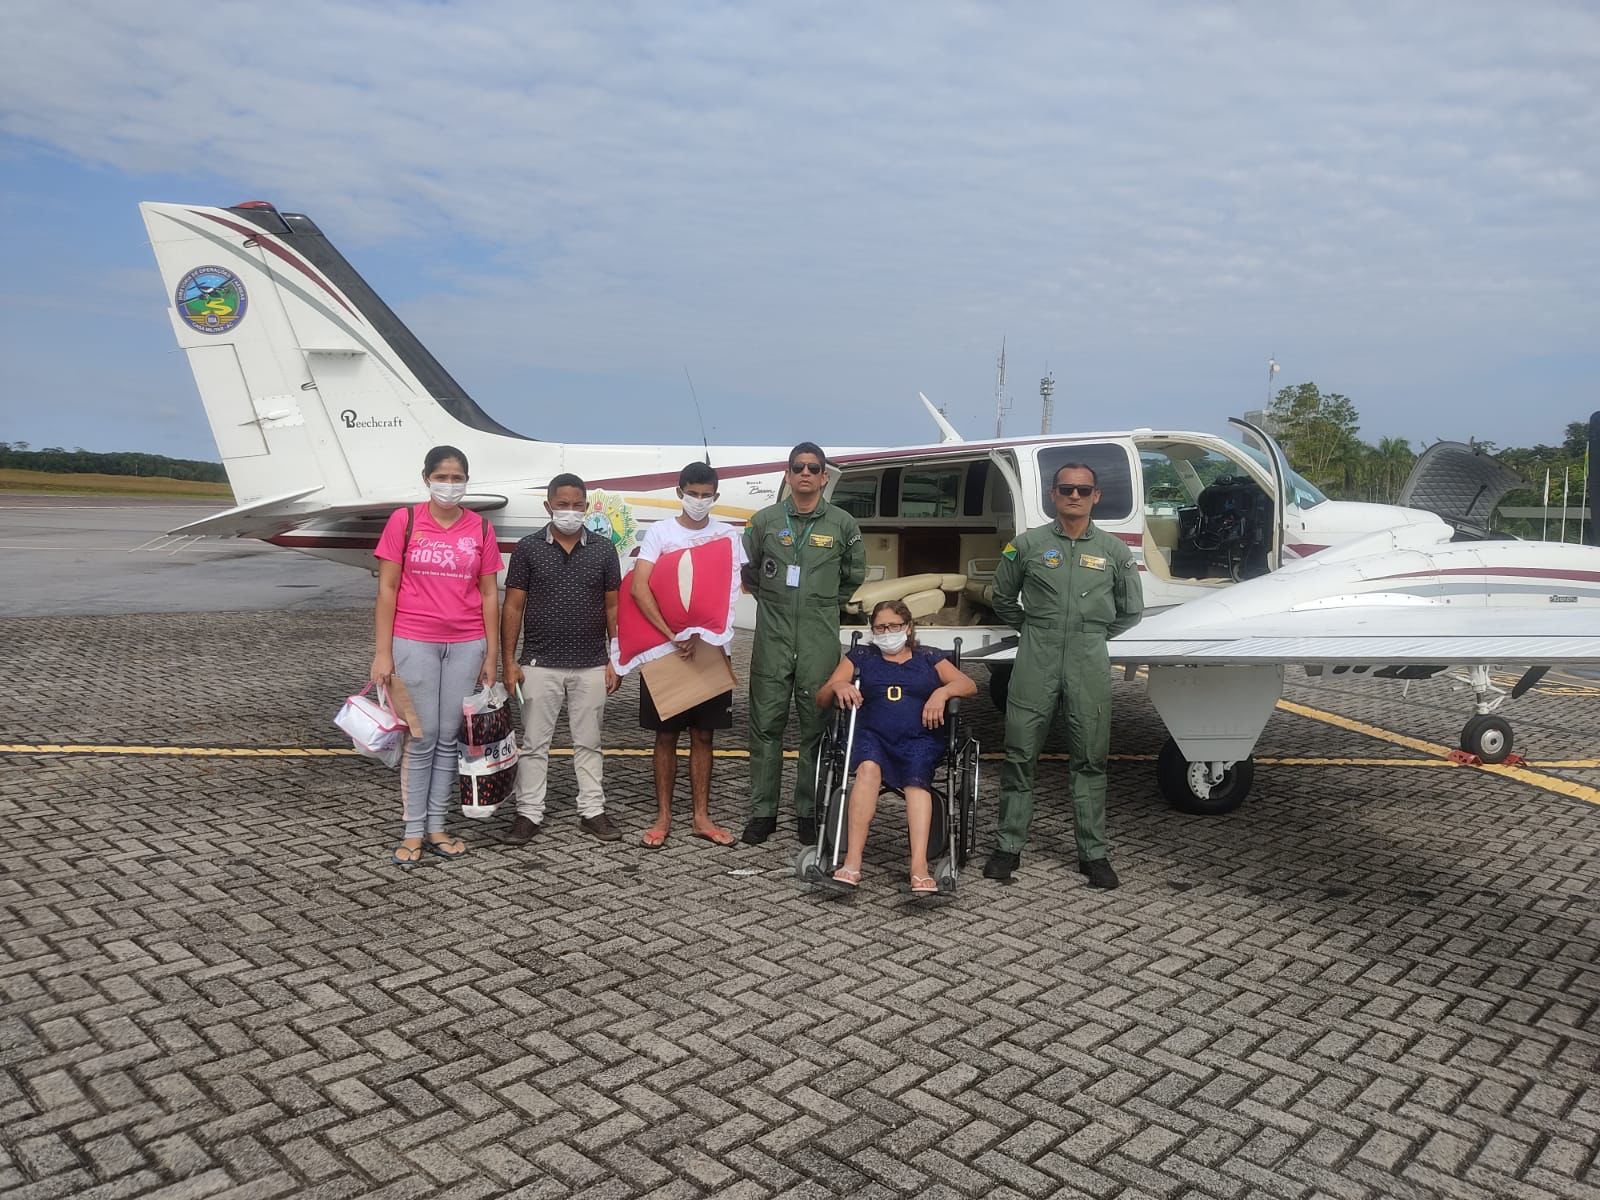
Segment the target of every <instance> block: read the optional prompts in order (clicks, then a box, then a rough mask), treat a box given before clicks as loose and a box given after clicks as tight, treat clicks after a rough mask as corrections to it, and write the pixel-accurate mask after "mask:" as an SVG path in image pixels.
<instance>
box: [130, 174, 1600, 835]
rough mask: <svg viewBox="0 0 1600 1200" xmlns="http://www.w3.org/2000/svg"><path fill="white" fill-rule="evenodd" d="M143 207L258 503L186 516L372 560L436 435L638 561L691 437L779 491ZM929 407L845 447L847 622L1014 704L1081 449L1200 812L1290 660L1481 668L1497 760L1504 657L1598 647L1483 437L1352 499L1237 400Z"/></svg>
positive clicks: (840, 498) (1382, 668)
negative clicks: (1386, 496) (1228, 408)
mask: <svg viewBox="0 0 1600 1200" xmlns="http://www.w3.org/2000/svg"><path fill="white" fill-rule="evenodd" d="M141 210H142V212H143V215H144V221H145V226H146V228H147V229H148V230H149V233H150V240H151V243H152V245H153V246H154V248H155V253H156V259H157V262H158V263H159V265H160V268H161V273H162V278H163V279H164V281H165V283H166V287H167V295H168V297H169V298H170V299H171V301H172V319H173V326H174V328H175V329H176V331H177V336H178V344H179V346H180V347H181V348H182V349H183V350H184V351H185V353H186V354H187V355H188V358H189V365H190V367H191V368H192V369H193V371H194V376H195V381H196V383H197V384H198V385H199V389H200V397H201V400H202V402H203V403H204V405H205V409H206V415H207V417H208V419H209V420H210V423H211V430H212V433H213V435H214V436H215V438H216V441H217V448H218V450H219V451H220V453H221V455H222V460H223V463H224V465H225V467H226V469H227V472H228V479H229V481H230V482H231V483H232V485H233V490H234V495H235V497H236V499H237V500H238V507H236V508H233V509H229V510H228V511H226V512H222V513H218V514H216V515H215V516H212V517H208V518H206V519H205V520H202V521H197V522H195V523H193V524H191V525H187V526H184V527H183V528H182V529H179V530H174V531H173V532H174V533H175V534H183V535H189V536H217V537H253V538H260V539H263V540H265V541H268V542H271V543H273V544H274V545H279V546H289V547H293V548H295V549H297V550H303V551H306V552H307V553H310V554H314V555H318V556H320V557H324V558H330V559H334V560H337V561H341V562H348V563H351V564H354V565H357V566H360V567H363V568H365V569H369V570H370V569H371V566H372V551H373V548H374V547H375V546H376V544H377V538H378V534H379V532H380V531H381V529H382V527H383V522H384V520H385V518H386V517H387V516H388V514H389V513H390V512H391V511H393V509H394V508H395V507H397V506H399V505H402V504H406V503H412V502H416V501H418V500H420V499H421V498H422V496H423V490H422V487H421V483H420V471H421V464H422V458H423V455H424V454H425V452H426V451H427V450H428V448H429V447H431V446H434V445H438V444H441V443H448V444H451V445H455V446H458V447H460V448H461V449H462V450H463V451H464V452H465V453H466V454H467V456H468V458H469V459H470V464H469V465H470V467H471V473H472V474H471V483H470V485H469V487H470V493H469V495H468V497H467V501H466V503H467V504H468V505H469V506H471V507H472V508H475V509H478V510H480V511H484V512H489V513H491V514H492V519H493V521H494V525H495V529H496V533H497V535H498V537H499V539H500V541H501V545H502V549H503V550H506V551H509V550H510V549H511V547H512V546H514V545H515V543H516V542H517V540H518V539H519V538H521V537H522V536H524V535H525V534H528V533H531V532H533V531H535V530H536V529H538V528H540V527H542V525H543V524H544V522H545V520H546V517H545V512H544V508H543V505H542V501H543V498H544V487H545V484H546V483H547V482H548V481H549V480H550V478H551V477H552V476H554V475H556V474H557V473H559V472H562V471H572V472H574V473H575V474H577V475H579V476H580V477H581V478H583V479H584V480H585V481H587V483H588V485H589V487H590V491H591V495H590V500H591V505H592V507H593V508H594V510H595V511H594V513H593V514H592V515H591V518H590V519H591V527H592V528H595V529H596V530H598V531H602V532H605V533H608V534H609V535H610V536H611V537H612V538H613V539H614V541H615V542H616V544H617V548H618V551H619V553H620V554H621V555H622V556H623V557H624V559H626V558H627V557H628V556H629V555H630V554H631V552H632V551H633V550H634V548H635V546H636V543H637V537H638V535H639V533H641V532H642V528H643V526H645V525H648V524H649V523H651V522H652V521H656V520H660V519H662V518H666V517H671V516H673V515H675V514H676V512H677V511H678V501H677V499H676V496H675V491H674V489H675V485H676V483H677V478H678V472H679V470H680V469H681V468H682V466H683V464H684V463H686V462H689V461H691V460H693V459H697V458H704V457H707V456H708V454H709V457H710V458H711V460H712V462H713V463H714V465H715V466H716V468H717V470H718V472H719V474H720V476H721V479H722V500H721V503H720V505H719V506H718V507H717V508H716V509H715V512H716V513H717V515H718V516H720V517H722V518H724V519H725V520H728V521H730V522H733V523H735V524H742V523H743V522H744V521H745V520H747V519H748V518H749V516H750V515H751V514H752V513H753V512H754V511H755V510H756V509H758V508H760V507H762V506H763V505H766V504H769V503H771V502H772V501H773V500H774V499H775V498H776V497H777V496H778V495H779V491H780V488H781V486H782V480H783V470H784V466H785V463H786V456H787V454H788V449H789V448H788V446H717V447H711V448H710V449H709V451H708V450H707V449H706V448H705V447H702V446H697V445H684V446H627V445H563V444H560V443H555V442H543V441H537V440H534V439H531V438H525V437H521V436H519V435H517V434H515V433H513V432H512V431H511V430H509V429H507V428H505V427H504V426H503V425H500V424H499V423H498V422H496V421H495V420H493V419H492V418H491V417H490V416H489V415H488V414H487V413H485V412H484V411H483V409H481V408H479V407H478V405H477V404H476V403H475V402H474V401H473V400H472V399H471V397H469V396H468V395H467V394H466V392H465V391H464V390H463V389H462V388H461V386H460V385H459V384H457V383H456V382H455V380H454V379H452V378H451V377H450V375H449V374H448V373H447V372H446V371H445V370H444V368H443V367H442V366H440V365H439V363H438V361H437V360H436V359H435V358H434V357H433V356H432V355H431V354H430V353H428V351H427V350H426V349H424V347H423V346H422V344H421V343H420V342H419V341H418V340H417V339H416V337H414V336H413V335H412V333H411V332H410V330H408V329H407V328H406V327H405V326H404V325H403V324H402V323H401V322H400V320H399V318H397V317H396V316H395V314H394V313H393V312H392V311H391V310H390V309H389V307H388V306H387V305H386V304H384V302H383V301H382V300H381V299H379V298H378V296H377V295H376V293H374V292H373V290H372V289H371V288H370V287H368V286H367V284H366V282H365V281H364V280H363V279H362V278H361V277H360V276H359V275H358V274H357V273H356V272H355V270H354V269H353V268H352V267H351V266H350V264H349V263H348V262H346V261H345V259H344V257H343V256H342V255H341V254H340V253H339V252H338V251H337V250H335V249H334V247H333V246H332V244H331V243H330V242H329V241H328V239H327V238H326V237H325V236H324V235H323V234H322V232H321V231H320V230H319V229H318V228H317V227H316V225H315V224H313V223H312V221H311V220H310V219H309V218H308V217H305V216H302V215H300V214H296V213H280V212H278V211H277V210H276V209H275V208H273V207H272V206H271V205H269V204H265V203H261V202H253V203H248V204H241V205H237V206H235V207H232V208H205V207H191V206H188V205H182V204H144V205H141ZM924 404H925V405H926V404H927V402H926V400H924ZM927 407H928V410H929V412H930V413H931V414H932V415H933V416H934V419H935V421H936V422H937V424H938V426H939V428H940V431H941V436H942V439H943V440H941V441H940V442H938V443H933V444H929V445H925V446H910V447H902V448H894V449H884V450H855V451H849V452H843V453H839V454H837V456H836V466H835V469H834V470H833V471H832V472H830V474H831V476H832V478H831V480H830V483H831V491H830V493H829V495H830V497H831V500H832V502H833V503H835V504H839V505H841V506H843V507H844V508H845V509H846V510H848V511H849V512H850V513H852V514H854V516H855V517H856V518H857V520H858V521H859V522H860V525H861V529H862V532H863V535H864V537H865V539H866V543H867V562H868V576H867V582H866V583H865V584H864V585H863V586H862V588H861V589H860V591H858V592H857V594H856V598H855V601H854V602H853V603H852V604H851V605H850V606H849V610H848V611H847V619H853V620H856V621H864V620H865V615H864V614H865V613H867V612H869V611H870V609H871V606H872V605H873V604H874V603H876V602H877V601H879V600H882V599H886V598H895V599H901V600H904V601H905V602H906V603H907V605H908V606H909V607H910V608H911V610H912V612H913V613H914V614H915V615H916V617H917V619H918V636H919V637H920V638H922V639H923V640H925V641H927V642H929V643H932V644H942V645H945V646H949V645H951V644H952V643H953V641H954V639H955V638H956V637H960V638H961V639H962V645H963V650H964V652H965V654H966V656H968V657H976V658H983V659H984V660H985V661H987V662H988V663H989V664H990V667H991V687H992V690H993V692H994V693H995V696H996V699H997V701H998V702H999V703H1001V704H1002V705H1003V704H1004V690H1005V686H1006V682H1007V678H1008V676H1009V670H1010V669H1009V666H1008V660H1009V659H1011V658H1012V657H1013V656H1014V654H1015V648H1016V635H1015V633H1014V632H1013V631H1011V630H1010V629H1007V628H1005V627H1003V626H1000V625H999V624H998V623H997V622H996V620H995V616H994V612H993V610H992V609H991V608H990V607H989V601H990V599H991V597H992V591H991V589H992V585H993V576H994V570H995V567H996V565H997V563H998V560H999V556H1000V552H1001V550H1002V548H1003V547H1004V546H1005V544H1006V543H1007V541H1009V540H1010V538H1011V537H1012V536H1014V534H1015V533H1016V532H1017V531H1019V530H1022V529H1025V528H1028V527H1029V526H1033V525H1040V524H1044V523H1046V522H1047V521H1049V520H1051V519H1052V518H1053V516H1054V508H1053V506H1051V505H1050V504H1049V502H1048V497H1047V492H1048V489H1049V485H1050V482H1051V481H1052V479H1053V478H1054V475H1055V470H1056V467H1057V466H1059V465H1060V464H1061V463H1065V462H1083V463H1088V464H1089V465H1090V466H1092V467H1094V468H1095V470H1096V472H1097V473H1098V475H1099V479H1100V487H1101V491H1102V493H1103V495H1102V499H1101V501H1100V503H1099V505H1097V507H1096V508H1095V512H1094V519H1095V521H1096V523H1097V524H1098V525H1099V526H1100V527H1101V528H1103V529H1106V530H1107V531H1109V532H1111V533H1113V534H1115V535H1116V536H1117V537H1119V538H1121V539H1123V540H1124V541H1125V542H1127V543H1128V545H1129V546H1130V547H1131V548H1132V550H1133V553H1134V556H1135V558H1136V560H1137V561H1138V564H1139V569H1140V579H1141V581H1142V582H1143V584H1144V594H1145V603H1146V606H1147V610H1148V613H1149V614H1150V615H1147V617H1146V619H1145V621H1144V622H1143V623H1142V624H1141V625H1139V626H1138V627H1137V628H1136V629H1134V630H1132V631H1130V632H1129V633H1127V634H1125V635H1124V636H1123V637H1121V638H1119V639H1117V640H1116V641H1115V642H1113V643H1112V646H1111V649H1112V659H1113V661H1114V662H1116V663H1119V664H1122V665H1124V666H1128V667H1132V666H1135V665H1140V666H1147V667H1148V668H1149V690H1150V695H1151V698H1152V700H1153V701H1154V703H1155V706H1156V708H1157V710H1158V711H1159V712H1160V714H1161V717H1162V720H1163V721H1165V722H1166V726H1167V729H1168V732H1169V733H1170V734H1171V737H1170V739H1169V740H1168V742H1167V744H1166V745H1165V746H1164V747H1163V750H1162V753H1161V755H1160V759H1159V763H1158V772H1157V775H1158V779H1159V780H1160V783H1161V787H1162V791H1163V792H1164V793H1165V794H1166V795H1167V797H1168V798H1169V799H1170V800H1171V801H1172V802H1173V803H1175V804H1176V805H1178V806H1179V807H1180V808H1184V809H1187V810H1189V811H1194V812H1209V813H1220V812H1227V811H1230V810H1231V809H1233V808H1235V807H1237V806H1238V804H1239V803H1240V802H1241V801H1242V800H1243V799H1244V797H1245V794H1246V793H1247V792H1248V790H1249V787H1250V782H1251V778H1252V775H1253V764H1252V762H1251V758H1250V754H1251V752H1252V750H1253V749H1254V746H1255V743H1256V740H1257V738H1258V737H1259V736H1260V733H1261V730H1262V729H1263V728H1264V726H1265V724H1266V720H1267V717H1268V715H1269V713H1270V712H1271V711H1272V708H1273V705H1274V703H1275V702H1276V701H1277V699H1278V698H1279V695H1280V694H1281V690H1282V686H1283V678H1284V671H1285V668H1286V667H1287V666H1290V665H1295V666H1303V667H1304V668H1306V669H1307V670H1308V671H1309V672H1310V673H1313V674H1316V673H1320V672H1321V671H1322V670H1324V669H1331V670H1332V671H1335V672H1339V671H1344V670H1348V671H1352V672H1356V673H1370V674H1373V675H1380V676H1386V677H1395V678H1400V679H1415V678H1424V677H1427V676H1430V675H1434V674H1438V673H1440V672H1442V671H1445V670H1447V669H1449V668H1452V667H1464V668H1467V669H1468V670H1469V671H1470V676H1469V678H1470V681H1471V683H1472V686H1473V690H1474V693H1475V706H1474V707H1475V712H1474V715H1473V716H1472V718H1471V719H1470V720H1469V721H1468V722H1467V724H1466V726H1465V728H1464V729H1463V731H1462V736H1461V745H1462V748H1463V749H1465V750H1469V751H1471V752H1473V753H1476V754H1477V755H1478V756H1479V757H1480V758H1482V759H1484V760H1485V761H1501V760H1503V759H1504V758H1505V757H1506V755H1507V754H1509V753H1510V749H1511V740H1512V735H1511V727H1510V725H1509V724H1508V723H1507V722H1506V721H1505V720H1504V719H1503V718H1502V717H1500V716H1499V715H1497V713H1496V710H1497V709H1498V708H1499V707H1500V705H1501V703H1502V702H1503V701H1504V700H1505V699H1506V694H1505V693H1504V692H1503V691H1502V690H1501V689H1499V688H1498V687H1496V686H1495V684H1494V683H1493V682H1492V679H1491V677H1490V671H1489V664H1501V665H1515V666H1519V667H1522V668H1525V669H1526V671H1527V673H1526V674H1525V675H1524V676H1523V682H1522V683H1521V684H1519V686H1518V689H1513V691H1512V693H1511V695H1513V696H1515V695H1518V694H1520V689H1521V688H1524V687H1526V686H1531V684H1532V682H1533V681H1534V680H1535V679H1536V678H1537V677H1538V675H1540V674H1542V673H1543V671H1544V670H1546V669H1548V668H1550V667H1553V666H1564V665H1600V549H1593V548H1588V547H1581V546H1561V545H1551V544H1548V543H1532V542H1518V541H1503V540H1489V539H1488V538H1487V537H1486V536H1485V535H1486V533H1487V523H1488V518H1489V514H1490V513H1491V512H1492V511H1493V509H1494V506H1495V504H1496V503H1497V502H1498V500H1499V498H1500V497H1501V496H1502V495H1503V494H1504V492H1505V490H1506V489H1507V488H1508V487H1511V486H1515V485H1516V483H1517V482H1518V481H1517V480H1516V477H1515V476H1513V475H1511V474H1510V473H1509V472H1507V471H1505V469H1504V468H1502V467H1501V466H1500V465H1499V464H1498V463H1496V462H1495V461H1494V460H1493V459H1491V458H1488V457H1487V456H1484V455H1481V454H1478V453H1476V452H1474V451H1473V450H1472V449H1471V447H1469V446H1462V445H1459V444H1455V443H1441V444H1440V445H1438V446H1435V447H1432V448H1430V450H1429V451H1427V452H1426V453H1424V454H1423V455H1422V457H1421V458H1420V459H1419V461H1418V464H1417V469H1416V471H1415V472H1414V473H1413V475H1412V477H1411V479H1410V481H1409V482H1408V483H1407V486H1406V489H1405V491H1404V493H1403V494H1402V500H1403V501H1404V502H1406V503H1407V504H1415V505H1416V507H1396V506H1389V505H1379V504H1356V503H1347V502H1344V501H1337V500H1329V499H1328V498H1327V497H1325V496H1323V495H1322V493H1320V492H1319V491H1317V489H1316V488H1315V487H1313V486H1312V485H1311V484H1310V483H1308V482H1306V481H1305V480H1304V479H1302V478H1301V477H1300V476H1298V475H1296V474H1295V473H1294V472H1293V471H1292V470H1291V469H1290V468H1289V465H1288V463H1287V461H1286V460H1285V458H1284V456H1283V453H1282V451H1281V450H1280V449H1279V448H1278V446H1277V445H1276V443H1274V442H1273V441H1272V439H1271V438H1269V437H1267V436H1266V435H1265V434H1263V433H1261V432H1260V431H1259V430H1256V429H1255V428H1254V427H1252V426H1250V425H1248V424H1246V423H1245V422H1242V421H1239V422H1234V424H1235V425H1236V426H1237V427H1238V428H1239V430H1240V431H1241V433H1242V435H1243V441H1244V443H1245V444H1243V445H1241V444H1235V443H1234V442H1232V441H1229V440H1226V439H1223V438H1219V437H1215V436H1213V435H1210V434H1203V433H1185V432H1176V431H1165V430H1155V429H1135V430H1131V431H1127V432H1121V433H1098V434H1076V435H1070V436H1060V437H1057V436H1053V435H1052V436H1047V437H1036V438H1008V439H1002V440H995V441H983V442H971V441H964V440H962V439H961V437H960V436H959V434H957V433H956V431H955V430H954V429H953V428H951V427H950V425H949V424H948V423H947V422H946V421H945V420H944V419H943V418H942V417H940V416H939V415H938V414H937V413H936V412H935V411H934V410H933V407H932V405H927ZM814 432H815V434H816V435H817V440H819V441H822V442H823V443H824V444H826V443H827V441H828V440H829V439H828V437H827V436H826V431H825V430H817V431H814ZM1595 432H1596V433H1597V434H1600V414H1597V418H1596V422H1595ZM1596 457H1600V452H1597V454H1596ZM1427 510H1431V511H1427ZM1463 539H1466V540H1463ZM1473 539H1476V540H1473ZM752 615H753V614H752V612H743V613H742V614H741V617H742V620H741V623H742V624H745V625H747V626H748V625H749V624H751V623H753V622H752V621H751V617H752Z"/></svg>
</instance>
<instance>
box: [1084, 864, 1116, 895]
mask: <svg viewBox="0 0 1600 1200" xmlns="http://www.w3.org/2000/svg"><path fill="white" fill-rule="evenodd" d="M1078 874H1080V875H1083V876H1086V877H1087V878H1088V880H1089V886H1090V887H1092V888H1101V889H1103V890H1105V891H1108V892H1109V891H1111V890H1112V889H1113V888H1115V887H1117V886H1119V885H1120V884H1121V883H1122V880H1120V879H1118V878H1117V873H1116V872H1115V871H1113V870H1112V869H1111V862H1110V860H1109V859H1104V858H1091V859H1089V860H1087V861H1085V860H1084V859H1081V858H1080V859H1079V860H1078Z"/></svg>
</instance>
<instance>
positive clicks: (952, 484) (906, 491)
mask: <svg viewBox="0 0 1600 1200" xmlns="http://www.w3.org/2000/svg"><path fill="white" fill-rule="evenodd" d="M960 491H961V472H960V470H959V469H955V468H944V469H928V470H908V471H907V472H906V473H905V475H904V476H903V477H902V478H901V481H900V515H901V516H902V517H953V516H955V515H956V497H957V496H958V495H959V494H960Z"/></svg>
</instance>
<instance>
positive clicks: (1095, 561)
mask: <svg viewBox="0 0 1600 1200" xmlns="http://www.w3.org/2000/svg"><path fill="white" fill-rule="evenodd" d="M1078 565H1079V566H1080V567H1088V568H1089V570H1091V571H1104V570H1105V569H1106V560H1105V559H1103V558H1100V557H1098V556H1096V555H1093V554H1080V555H1078Z"/></svg>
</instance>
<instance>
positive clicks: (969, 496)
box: [961, 458, 989, 517]
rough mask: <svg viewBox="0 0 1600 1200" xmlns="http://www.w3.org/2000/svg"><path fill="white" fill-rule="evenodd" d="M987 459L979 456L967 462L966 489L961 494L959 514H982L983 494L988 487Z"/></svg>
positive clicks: (976, 515)
mask: <svg viewBox="0 0 1600 1200" xmlns="http://www.w3.org/2000/svg"><path fill="white" fill-rule="evenodd" d="M988 483H989V460H988V459H987V458H980V459H979V460H978V461H977V462H974V463H968V464H967V490H966V491H965V492H963V493H962V494H961V515H962V516H964V517H981V516H983V494H984V492H985V491H986V490H987V489H988Z"/></svg>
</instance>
